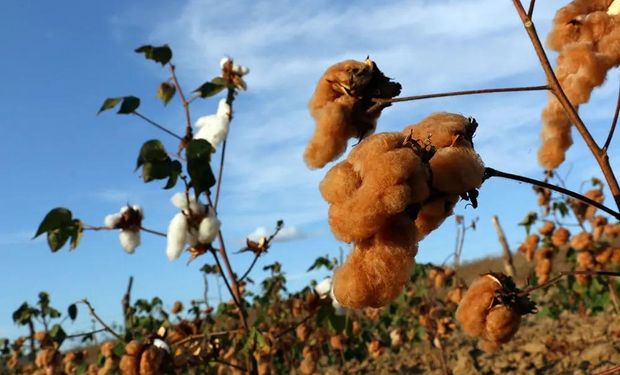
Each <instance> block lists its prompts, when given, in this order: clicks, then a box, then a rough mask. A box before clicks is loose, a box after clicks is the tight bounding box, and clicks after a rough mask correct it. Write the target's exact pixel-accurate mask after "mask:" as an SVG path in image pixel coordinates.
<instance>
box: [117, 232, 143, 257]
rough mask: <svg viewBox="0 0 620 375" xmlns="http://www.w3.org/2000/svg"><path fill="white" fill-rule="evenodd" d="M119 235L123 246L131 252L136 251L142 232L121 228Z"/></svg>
mask: <svg viewBox="0 0 620 375" xmlns="http://www.w3.org/2000/svg"><path fill="white" fill-rule="evenodd" d="M118 236H119V240H120V242H121V246H122V247H123V249H125V251H126V252H128V253H129V254H133V253H134V251H136V248H137V247H138V246H140V232H137V231H133V230H128V229H121V230H120V233H119V235H118Z"/></svg>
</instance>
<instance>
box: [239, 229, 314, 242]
mask: <svg viewBox="0 0 620 375" xmlns="http://www.w3.org/2000/svg"><path fill="white" fill-rule="evenodd" d="M271 234H272V231H270V230H268V229H267V228H266V227H258V228H256V229H254V231H252V233H250V234H248V235H247V236H246V237H247V238H249V239H251V240H252V241H258V240H260V239H261V238H263V237H269V236H270V235H271ZM309 236H310V234H309V233H306V232H304V231H302V230H300V229H298V228H297V227H296V226H285V227H284V228H282V229H281V230H280V232H278V234H277V235H276V236H275V237H274V238H273V240H274V241H276V242H287V241H295V240H301V239H304V238H307V237H309Z"/></svg>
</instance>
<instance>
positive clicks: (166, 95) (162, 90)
mask: <svg viewBox="0 0 620 375" xmlns="http://www.w3.org/2000/svg"><path fill="white" fill-rule="evenodd" d="M176 91H177V89H176V87H174V85H171V84H170V83H168V82H162V83H161V84H160V85H159V87H158V88H157V97H158V98H159V100H161V101H162V102H163V103H164V105H167V104H168V102H170V100H172V98H173V97H174V94H175V93H176Z"/></svg>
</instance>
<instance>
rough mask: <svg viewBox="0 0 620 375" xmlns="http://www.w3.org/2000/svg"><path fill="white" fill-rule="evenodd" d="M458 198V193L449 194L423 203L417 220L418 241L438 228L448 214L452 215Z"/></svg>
mask: <svg viewBox="0 0 620 375" xmlns="http://www.w3.org/2000/svg"><path fill="white" fill-rule="evenodd" d="M458 200H459V196H458V195H448V196H445V197H439V198H436V199H434V200H432V201H429V202H426V203H424V204H423V205H422V208H421V209H420V211H419V212H418V216H417V217H416V220H415V226H416V229H417V233H418V241H421V240H422V239H424V237H426V235H428V234H429V233H430V232H432V231H434V230H435V229H437V228H438V227H439V226H440V225H441V223H443V222H444V220H445V219H446V218H447V217H448V216H450V215H452V213H453V212H452V209H453V208H454V206H455V205H456V202H458Z"/></svg>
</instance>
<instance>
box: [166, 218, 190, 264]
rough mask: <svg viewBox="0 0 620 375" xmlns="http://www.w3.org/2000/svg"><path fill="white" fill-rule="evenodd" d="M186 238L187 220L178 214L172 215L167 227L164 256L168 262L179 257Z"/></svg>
mask: <svg viewBox="0 0 620 375" xmlns="http://www.w3.org/2000/svg"><path fill="white" fill-rule="evenodd" d="M186 238H187V218H186V217H185V215H183V213H181V212H179V213H178V214H176V215H174V217H173V218H172V220H171V221H170V225H169V226H168V234H167V241H168V245H167V247H166V255H167V256H168V259H169V260H170V261H173V260H176V259H178V258H179V257H180V256H181V253H182V252H183V248H184V247H185V240H186Z"/></svg>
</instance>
